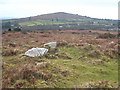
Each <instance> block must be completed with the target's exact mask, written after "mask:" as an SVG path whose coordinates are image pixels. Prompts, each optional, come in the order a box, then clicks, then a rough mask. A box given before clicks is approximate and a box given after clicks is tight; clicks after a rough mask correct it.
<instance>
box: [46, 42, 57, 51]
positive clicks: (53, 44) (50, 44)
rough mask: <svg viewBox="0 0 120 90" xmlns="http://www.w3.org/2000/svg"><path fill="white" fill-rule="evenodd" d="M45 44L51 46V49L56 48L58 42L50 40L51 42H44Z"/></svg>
mask: <svg viewBox="0 0 120 90" xmlns="http://www.w3.org/2000/svg"><path fill="white" fill-rule="evenodd" d="M44 46H50V47H51V49H54V48H56V46H57V42H49V43H46V44H44Z"/></svg>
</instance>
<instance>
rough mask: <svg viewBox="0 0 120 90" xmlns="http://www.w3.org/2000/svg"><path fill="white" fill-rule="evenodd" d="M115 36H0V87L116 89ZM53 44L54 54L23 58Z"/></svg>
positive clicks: (36, 33)
mask: <svg viewBox="0 0 120 90" xmlns="http://www.w3.org/2000/svg"><path fill="white" fill-rule="evenodd" d="M106 33H107V34H106ZM116 35H117V32H107V31H92V30H91V31H90V30H89V31H85V30H84V31H77V30H67V31H62V30H61V31H52V30H50V31H49V30H48V31H31V32H27V33H21V32H6V33H3V35H2V42H3V48H2V56H3V82H2V84H3V88H117V87H118V39H117V38H116ZM53 41H55V42H57V48H56V50H55V51H51V52H48V53H47V54H46V55H44V56H40V57H28V56H25V55H24V53H25V52H26V51H27V50H28V49H31V48H33V47H44V46H43V44H44V43H48V42H53Z"/></svg>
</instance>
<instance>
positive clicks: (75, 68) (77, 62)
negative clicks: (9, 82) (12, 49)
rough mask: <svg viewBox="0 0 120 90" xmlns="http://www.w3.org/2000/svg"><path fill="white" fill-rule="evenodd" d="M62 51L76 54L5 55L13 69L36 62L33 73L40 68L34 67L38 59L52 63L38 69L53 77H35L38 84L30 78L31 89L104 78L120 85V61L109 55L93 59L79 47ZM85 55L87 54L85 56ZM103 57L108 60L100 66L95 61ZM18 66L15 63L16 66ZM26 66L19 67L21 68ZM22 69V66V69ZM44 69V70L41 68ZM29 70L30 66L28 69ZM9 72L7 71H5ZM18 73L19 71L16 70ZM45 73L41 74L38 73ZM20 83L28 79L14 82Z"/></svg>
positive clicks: (84, 82) (61, 49) (62, 50)
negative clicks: (46, 56)
mask: <svg viewBox="0 0 120 90" xmlns="http://www.w3.org/2000/svg"><path fill="white" fill-rule="evenodd" d="M58 49H59V50H58V51H59V52H63V53H65V54H67V55H68V56H70V57H72V59H62V58H59V57H58V58H57V59H47V58H45V57H35V58H32V57H25V56H22V57H21V56H20V55H16V56H8V57H4V59H5V62H6V63H7V64H8V66H10V67H11V68H15V67H18V66H19V65H22V64H29V65H30V63H32V65H33V74H32V75H33V76H34V75H36V71H34V68H36V67H37V66H36V65H35V66H34V63H36V60H37V61H40V60H42V61H44V62H48V63H49V64H48V66H47V67H43V68H37V70H38V71H40V72H43V73H45V72H47V73H46V75H45V76H46V77H49V78H50V81H49V80H44V78H43V79H42V78H37V77H36V76H35V82H34V84H32V83H31V84H30V82H29V81H27V83H28V84H27V85H26V86H24V87H30V88H33V87H35V88H47V87H51V88H76V87H77V86H79V85H80V84H82V85H84V84H86V83H88V82H90V81H92V82H99V81H101V80H106V81H108V82H110V83H112V84H113V85H114V84H115V85H114V86H117V83H118V63H117V60H114V59H110V58H109V60H104V59H108V58H107V56H102V57H99V58H94V57H93V58H92V57H89V56H88V55H87V54H88V53H89V52H88V53H87V52H86V54H84V53H85V52H84V50H82V49H80V48H78V47H67V46H64V47H59V48H58ZM50 54H51V55H54V54H55V53H53V52H51V53H50ZM83 54H84V55H83ZM80 55H83V56H84V57H82V58H80ZM99 60H104V63H101V64H99V65H96V64H94V63H91V62H95V63H96V62H98V61H99ZM14 65H15V66H14ZM20 68H22V67H18V70H19V69H20ZM20 70H21V69H20ZM41 70H42V71H41ZM28 71H29V68H28ZM5 73H7V72H5ZM16 73H17V71H16ZM39 74H40V75H41V73H37V75H39ZM19 83H26V81H24V80H23V81H19V82H16V83H14V85H17V84H19Z"/></svg>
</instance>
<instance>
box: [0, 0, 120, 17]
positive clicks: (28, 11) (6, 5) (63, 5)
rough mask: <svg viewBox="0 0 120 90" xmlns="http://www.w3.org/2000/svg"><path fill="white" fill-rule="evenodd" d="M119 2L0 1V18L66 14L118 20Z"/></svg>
mask: <svg viewBox="0 0 120 90" xmlns="http://www.w3.org/2000/svg"><path fill="white" fill-rule="evenodd" d="M118 1H119V0H0V17H15V18H21V17H29V16H36V15H41V14H47V13H54V12H67V13H73V14H79V15H83V16H89V17H94V18H102V19H117V18H118Z"/></svg>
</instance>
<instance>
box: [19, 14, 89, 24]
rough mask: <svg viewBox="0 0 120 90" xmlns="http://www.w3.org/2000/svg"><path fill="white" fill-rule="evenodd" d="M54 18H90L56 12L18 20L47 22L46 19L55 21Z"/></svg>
mask: <svg viewBox="0 0 120 90" xmlns="http://www.w3.org/2000/svg"><path fill="white" fill-rule="evenodd" d="M55 18H58V19H59V18H60V19H85V18H90V17H86V16H81V15H78V14H70V13H65V12H56V13H50V14H42V15H37V16H31V17H26V18H20V19H18V20H19V21H20V22H23V21H29V20H48V19H55Z"/></svg>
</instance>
